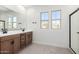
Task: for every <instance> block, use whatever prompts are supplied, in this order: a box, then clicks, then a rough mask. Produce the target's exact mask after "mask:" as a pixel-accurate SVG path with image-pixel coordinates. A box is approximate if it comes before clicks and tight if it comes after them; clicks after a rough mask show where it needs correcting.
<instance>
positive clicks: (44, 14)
mask: <svg viewBox="0 0 79 59" xmlns="http://www.w3.org/2000/svg"><path fill="white" fill-rule="evenodd" d="M40 24H41V28H42V29H47V28H48V12H41V13H40Z"/></svg>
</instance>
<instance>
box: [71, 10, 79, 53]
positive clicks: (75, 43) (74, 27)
mask: <svg viewBox="0 0 79 59" xmlns="http://www.w3.org/2000/svg"><path fill="white" fill-rule="evenodd" d="M71 48H72V49H73V50H74V51H75V52H76V53H77V54H79V11H78V12H76V13H75V14H73V15H72V16H71Z"/></svg>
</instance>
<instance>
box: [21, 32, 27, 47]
mask: <svg viewBox="0 0 79 59" xmlns="http://www.w3.org/2000/svg"><path fill="white" fill-rule="evenodd" d="M20 45H21V46H20V47H21V48H24V47H25V46H26V36H25V33H24V34H21V35H20Z"/></svg>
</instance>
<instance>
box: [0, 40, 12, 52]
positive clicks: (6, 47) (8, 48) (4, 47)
mask: <svg viewBox="0 0 79 59" xmlns="http://www.w3.org/2000/svg"><path fill="white" fill-rule="evenodd" d="M0 53H13V44H12V40H6V41H2V42H1V51H0Z"/></svg>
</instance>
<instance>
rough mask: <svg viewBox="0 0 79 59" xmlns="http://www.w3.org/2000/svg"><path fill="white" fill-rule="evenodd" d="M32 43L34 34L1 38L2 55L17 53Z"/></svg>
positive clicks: (27, 33)
mask: <svg viewBox="0 0 79 59" xmlns="http://www.w3.org/2000/svg"><path fill="white" fill-rule="evenodd" d="M31 43H32V32H26V33H20V34H14V35H8V36H3V37H0V53H2V54H3V53H6V54H8V53H17V52H19V51H20V49H22V48H25V47H26V46H27V45H28V44H31Z"/></svg>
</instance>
